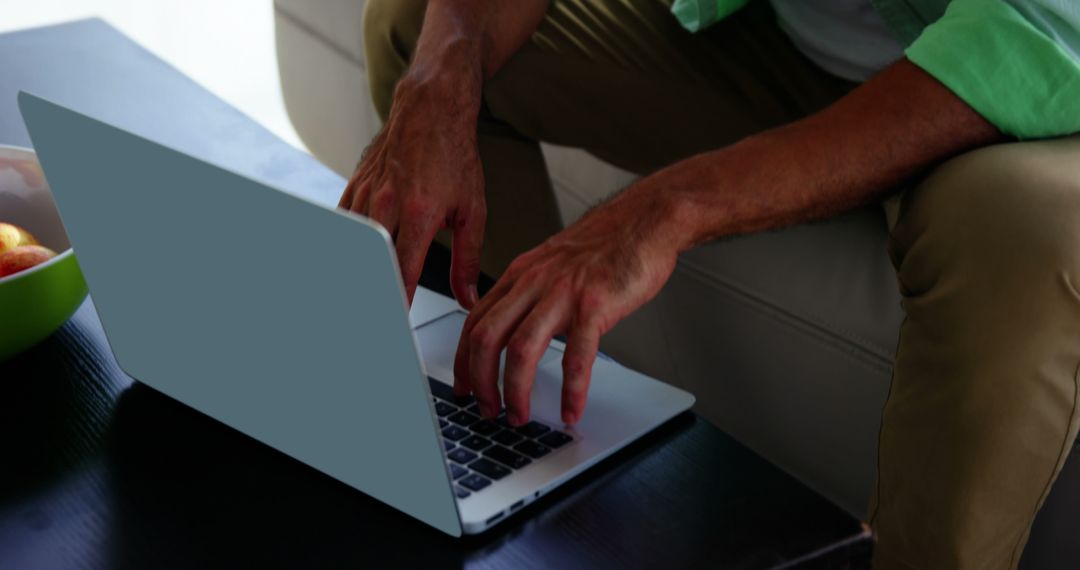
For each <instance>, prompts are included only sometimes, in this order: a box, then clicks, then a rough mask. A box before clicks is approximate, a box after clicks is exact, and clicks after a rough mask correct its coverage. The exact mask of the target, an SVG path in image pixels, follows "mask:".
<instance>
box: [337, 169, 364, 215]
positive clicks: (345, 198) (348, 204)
mask: <svg viewBox="0 0 1080 570" xmlns="http://www.w3.org/2000/svg"><path fill="white" fill-rule="evenodd" d="M359 185H360V178H359V177H357V176H353V178H352V179H351V180H349V183H348V184H347V185H346V186H345V191H344V192H342V193H341V199H340V200H338V204H337V207H338V208H341V209H343V210H351V209H352V202H353V196H354V195H355V194H356V187H357V186H359Z"/></svg>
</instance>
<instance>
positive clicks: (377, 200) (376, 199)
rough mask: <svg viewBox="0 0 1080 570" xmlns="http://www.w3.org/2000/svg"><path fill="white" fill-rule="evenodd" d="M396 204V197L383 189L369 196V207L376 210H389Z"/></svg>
mask: <svg viewBox="0 0 1080 570" xmlns="http://www.w3.org/2000/svg"><path fill="white" fill-rule="evenodd" d="M395 202H397V197H396V196H395V195H394V192H393V191H392V190H390V189H387V188H384V189H381V190H378V191H377V192H375V194H374V195H372V196H371V207H372V208H374V209H378V210H384V209H390V208H392V207H393V206H394V203H395Z"/></svg>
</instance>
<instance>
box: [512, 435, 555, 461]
mask: <svg viewBox="0 0 1080 570" xmlns="http://www.w3.org/2000/svg"><path fill="white" fill-rule="evenodd" d="M514 451H518V452H521V453H524V454H525V455H528V456H529V457H532V458H533V459H538V458H540V457H543V456H545V455H547V454H548V453H551V449H550V448H548V447H545V446H543V445H540V444H539V443H536V442H535V441H532V440H530V439H526V440H525V441H523V442H521V443H519V444H517V445H515V446H514Z"/></svg>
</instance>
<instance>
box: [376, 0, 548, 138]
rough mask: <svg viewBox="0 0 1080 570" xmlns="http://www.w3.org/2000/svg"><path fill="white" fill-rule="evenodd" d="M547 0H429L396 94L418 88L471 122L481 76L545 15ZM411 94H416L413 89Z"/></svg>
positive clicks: (498, 65) (453, 114)
mask: <svg viewBox="0 0 1080 570" xmlns="http://www.w3.org/2000/svg"><path fill="white" fill-rule="evenodd" d="M546 8H547V0H515V1H514V2H502V3H499V5H498V7H497V9H496V8H494V7H492V5H491V2H490V1H485V0H432V1H431V2H430V3H429V4H428V7H427V11H426V13H425V16H424V26H423V29H422V30H421V33H420V38H419V40H418V42H417V46H416V51H415V53H414V54H413V57H412V61H411V63H410V66H409V70H408V71H407V72H406V74H405V76H404V77H403V78H402V79H401V81H400V82H399V84H398V90H397V92H396V93H395V100H397V99H399V98H405V97H409V96H410V94H415V93H422V94H423V95H421V96H430V98H431V99H435V100H437V101H435V102H436V103H437V104H438V105H440V106H444V107H445V108H444V111H445V112H446V116H447V118H457V119H459V120H461V121H463V122H472V123H475V118H476V115H477V113H478V112H479V108H480V99H481V95H480V93H481V89H482V87H483V82H484V80H486V79H488V78H489V77H491V76H492V75H494V74H495V73H496V72H497V71H498V70H499V69H500V68H501V67H502V66H503V64H504V63H506V61H507V60H508V59H510V56H512V55H513V54H514V52H515V51H517V49H518V48H520V47H521V45H522V44H523V43H524V42H525V41H526V40H527V39H528V38H529V36H530V35H531V34H532V32H533V31H534V30H535V29H536V27H537V25H539V23H540V21H541V20H542V19H543V17H544V11H545V10H546ZM413 96H415V95H413Z"/></svg>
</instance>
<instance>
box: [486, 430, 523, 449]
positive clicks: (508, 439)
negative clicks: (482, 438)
mask: <svg viewBox="0 0 1080 570" xmlns="http://www.w3.org/2000/svg"><path fill="white" fill-rule="evenodd" d="M491 439H492V440H494V441H495V443H501V444H503V445H505V446H507V447H510V446H512V445H514V444H515V443H517V442H519V441H521V440H523V439H525V436H522V435H519V434H516V433H514V432H513V431H510V430H508V429H504V430H502V431H500V432H499V433H497V434H495V435H493V436H491Z"/></svg>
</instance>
